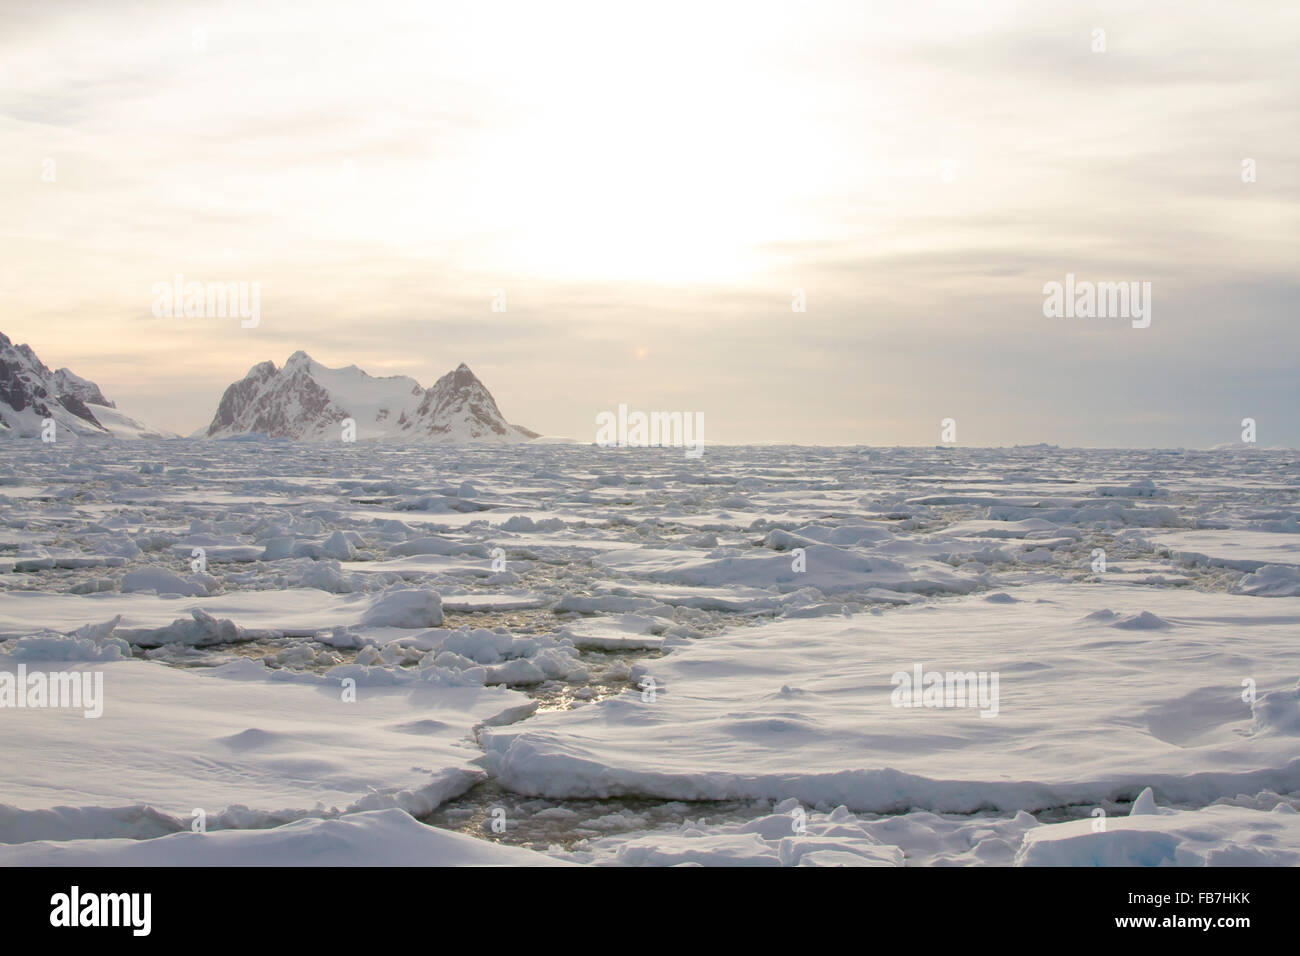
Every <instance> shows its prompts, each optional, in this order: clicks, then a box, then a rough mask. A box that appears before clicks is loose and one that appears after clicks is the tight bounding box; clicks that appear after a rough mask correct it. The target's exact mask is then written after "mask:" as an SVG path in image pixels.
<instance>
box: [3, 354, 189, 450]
mask: <svg viewBox="0 0 1300 956" xmlns="http://www.w3.org/2000/svg"><path fill="white" fill-rule="evenodd" d="M47 419H48V420H53V421H54V424H55V436H56V440H57V437H58V436H59V435H60V434H65V435H66V434H67V433H69V432H71V433H72V434H73V435H79V436H96V435H97V436H101V437H105V438H168V437H174V436H172V435H170V434H169V433H167V432H164V431H160V430H157V429H152V428H149V427H148V426H147V425H143V424H141V423H140V422H138V421H136V420H135V419H133V418H129V417H128V416H126V415H123V414H122V413H121V412H119V411H118V410H117V405H116V404H115V403H114V402H111V401H109V400H108V399H107V398H105V397H104V393H103V392H102V391H101V390H100V388H99V386H98V385H96V384H95V383H94V382H91V381H89V380H87V379H84V378H82V377H81V376H80V375H76V374H75V373H73V372H72V371H70V370H69V369H66V368H61V369H59V370H58V371H57V372H51V371H50V370H49V368H48V367H47V366H46V365H45V363H44V362H42V361H41V360H40V359H39V358H37V356H36V353H35V352H34V351H32V348H31V346H29V345H14V344H13V342H11V341H10V340H9V337H8V336H7V335H5V334H4V333H3V332H0V435H12V436H22V437H33V436H37V435H40V434H41V433H42V430H43V428H44V423H45V421H46V420H47Z"/></svg>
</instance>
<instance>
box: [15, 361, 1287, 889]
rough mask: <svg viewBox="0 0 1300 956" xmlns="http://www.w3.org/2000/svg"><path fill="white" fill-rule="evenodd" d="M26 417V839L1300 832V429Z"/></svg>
mask: <svg viewBox="0 0 1300 956" xmlns="http://www.w3.org/2000/svg"><path fill="white" fill-rule="evenodd" d="M291 365H293V366H294V369H295V370H297V371H296V372H295V374H297V373H301V372H303V370H306V372H311V373H312V374H313V375H314V376H315V377H316V378H322V379H323V378H328V377H329V374H330V373H331V370H321V369H317V368H316V367H315V366H314V363H311V362H310V360H308V359H306V358H305V357H303V358H301V359H299V360H297V362H296V364H295V363H292V362H291ZM23 368H24V369H27V370H28V371H29V372H30V371H32V369H31V366H30V363H29V364H28V365H24V366H23ZM46 371H47V372H48V370H46ZM343 371H345V372H346V370H343ZM24 374H25V375H26V374H27V372H24ZM33 374H34V372H33ZM268 374H270V373H268ZM275 374H276V375H279V372H276V373H275ZM304 374H305V373H304ZM351 375H352V373H347V375H344V376H343V377H342V381H344V382H345V383H346V382H351V378H349V377H348V376H351ZM353 377H355V376H353ZM28 378H31V376H30V375H29V376H28ZM25 380H26V379H25ZM31 380H32V381H35V379H31ZM269 381H270V379H268V382H269ZM286 381H287V380H286ZM299 384H301V383H299ZM390 384H391V383H390ZM399 384H401V383H399ZM60 387H61V388H63V389H64V394H66V395H68V396H75V395H76V394H77V389H78V386H77V385H76V383H75V382H73V381H71V380H70V379H69V380H65V381H63V383H62V385H61V386H60ZM276 387H277V388H278V387H279V385H276ZM295 387H296V386H295ZM375 387H376V388H378V387H379V386H375ZM384 387H385V388H387V387H388V385H385V386H384ZM50 388H53V385H51V386H50ZM259 388H260V386H259ZM403 388H405V386H404V385H403ZM47 391H48V389H47ZM246 391H249V393H250V395H251V394H252V392H253V391H257V390H256V389H252V390H246ZM336 391H338V389H337V388H336ZM407 391H410V390H409V389H407ZM32 394H35V393H34V392H33V393H32ZM50 394H53V391H50ZM240 394H241V395H242V394H243V393H240ZM258 394H260V392H259V393H258ZM245 397H247V396H245ZM412 398H413V400H414V401H415V402H416V404H417V405H418V404H419V403H421V402H423V398H422V397H421V396H420V395H413V396H412ZM43 400H44V401H46V402H47V404H48V403H49V402H50V401H51V400H50V399H49V398H48V397H47V398H45V399H43ZM250 401H252V400H251V399H250ZM74 405H75V401H74V399H73V398H72V397H70V398H68V404H67V405H66V406H64V407H65V408H66V407H72V406H74ZM247 407H248V408H249V409H254V410H256V409H257V408H260V406H259V405H257V403H256V402H255V401H252V403H251V404H249V405H248V406H247ZM50 408H51V409H53V405H50ZM232 414H233V413H232ZM242 414H243V412H239V413H238V414H234V418H232V421H234V420H235V419H239V421H242V420H243V419H242V418H240V417H239V416H240V415H242ZM248 414H249V415H250V416H253V417H256V414H261V412H256V413H255V411H250V412H249V413H248ZM376 415H378V412H376ZM250 421H251V418H250ZM79 427H80V426H79ZM3 434H4V436H5V437H0V448H3V450H4V459H3V463H2V464H0V515H2V516H3V518H2V520H0V674H3V675H9V678H8V683H7V684H6V683H5V682H4V681H0V721H3V723H4V728H3V733H2V734H0V759H3V760H4V761H5V764H6V766H8V767H10V768H15V769H14V770H13V772H11V773H10V774H8V775H7V776H6V779H5V781H4V783H3V785H0V804H2V805H0V863H38V864H40V863H48V864H59V865H73V864H77V863H90V862H96V861H98V862H112V863H149V864H153V863H164V864H166V863H185V862H204V864H205V865H220V864H223V863H240V862H245V863H247V862H254V863H264V862H266V863H269V862H276V863H282V864H293V863H296V862H301V863H305V862H310V861H312V860H324V861H327V862H330V863H348V862H356V863H367V862H368V863H380V864H385V863H388V864H411V863H420V862H427V863H449V864H450V863H472V864H479V863H481V864H494V863H501V864H504V865H516V864H519V863H523V862H529V863H556V862H576V863H585V864H592V865H675V864H686V863H701V864H706V865H872V866H880V865H885V866H895V865H925V864H935V863H943V864H971V865H1043V864H1046V865H1072V864H1078V865H1097V864H1102V865H1111V864H1115V865H1158V864H1175V865H1206V864H1211V865H1213V864H1241V863H1255V864H1288V863H1294V862H1296V861H1297V860H1298V859H1300V825H1297V822H1296V821H1297V816H1296V813H1295V810H1296V809H1297V807H1300V747H1298V745H1300V695H1298V693H1297V686H1298V679H1300V647H1298V646H1297V643H1296V640H1295V637H1296V634H1297V632H1298V630H1300V557H1298V556H1297V555H1298V554H1300V550H1298V549H1297V547H1296V545H1297V543H1300V525H1298V522H1300V505H1297V501H1296V495H1297V486H1298V484H1300V470H1298V469H1297V468H1296V464H1297V462H1296V455H1295V453H1293V452H1285V451H1265V450H1258V449H1255V448H1247V447H1242V448H1237V449H1217V450H1214V451H1205V452H1197V451H1080V450H1068V449H1056V448H1051V447H1041V446H1035V447H1033V448H1019V449H957V448H934V449H901V448H900V449H868V448H785V447H745V448H726V447H715V446H710V447H709V448H708V450H707V452H706V453H705V454H704V455H703V456H702V457H701V458H699V459H684V458H683V457H682V456H681V455H680V454H674V453H673V450H672V449H636V448H597V447H591V446H582V445H572V444H554V443H493V444H472V445H437V444H433V445H430V444H428V443H427V442H422V443H420V444H417V445H406V444H398V443H396V442H392V441H389V442H382V443H370V444H356V445H352V444H346V443H341V442H340V443H334V444H329V443H326V442H324V441H323V440H322V439H321V435H318V434H315V433H313V438H314V441H312V442H302V443H299V442H294V441H284V440H272V439H268V438H265V437H259V436H258V435H256V434H240V435H238V436H236V440H199V439H174V440H166V441H162V440H150V441H131V440H121V441H100V440H85V438H84V437H83V438H82V439H81V440H78V441H75V442H54V443H47V442H42V441H40V439H39V437H35V436H32V435H28V434H26V433H25V432H23V431H22V430H21V429H11V430H10V431H9V432H7V433H3ZM119 437H121V436H119ZM20 672H21V673H22V674H23V675H24V678H23V679H24V684H23V686H21V687H19V686H18V684H17V679H18V675H19V674H20ZM86 673H94V674H100V675H102V678H103V697H104V699H103V712H102V715H101V716H98V717H88V716H86V715H85V714H84V712H83V709H78V708H77V707H75V706H71V705H70V704H71V703H72V702H69V701H67V700H63V699H62V697H61V695H62V694H63V692H64V691H66V690H67V688H68V687H71V686H72V685H73V681H72V677H73V676H75V675H80V674H86ZM32 675H40V676H41V682H42V683H41V687H42V688H43V689H41V690H39V691H38V690H36V689H35V688H36V684H34V683H33V681H34V680H35V678H33V676H32ZM6 686H7V687H8V688H9V690H8V692H6V691H5V688H6ZM6 693H7V696H6ZM20 697H21V700H20V699H19V698H20ZM65 705H67V706H65ZM321 854H323V855H321Z"/></svg>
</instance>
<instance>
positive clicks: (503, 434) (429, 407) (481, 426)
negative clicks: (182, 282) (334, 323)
mask: <svg viewBox="0 0 1300 956" xmlns="http://www.w3.org/2000/svg"><path fill="white" fill-rule="evenodd" d="M349 418H350V419H352V420H353V421H354V422H355V423H356V438H357V440H359V441H360V440H367V439H391V440H398V441H432V442H448V443H450V442H477V441H487V442H500V443H507V442H522V441H528V440H529V439H532V438H535V437H537V436H536V433H535V432H531V431H529V430H528V429H526V428H521V427H519V426H518V425H511V424H509V423H508V422H507V421H506V420H505V417H504V416H503V415H502V414H501V411H500V409H498V408H497V404H496V402H495V401H494V400H493V398H492V395H491V394H490V393H489V392H488V390H487V389H486V388H485V387H484V386H483V383H482V382H480V381H479V380H478V378H477V377H476V376H475V375H474V373H473V372H471V371H470V370H469V367H468V366H466V365H464V364H462V365H461V366H460V367H459V368H457V369H456V370H455V371H453V372H448V373H447V374H446V375H444V376H443V377H442V378H440V379H438V381H437V382H435V383H434V384H433V386H432V387H430V388H427V389H425V388H421V387H420V384H419V383H418V382H417V381H416V380H415V379H413V378H410V377H408V376H406V375H390V376H385V377H383V378H376V377H374V376H372V375H368V374H366V373H365V372H363V371H362V370H361V369H359V368H357V367H356V366H355V365H349V366H348V367H347V368H327V367H326V366H324V365H321V364H320V363H319V362H317V361H315V360H314V359H312V357H311V356H309V355H308V354H307V353H306V352H301V351H299V352H295V353H294V354H293V355H291V356H290V357H289V360H288V361H287V362H286V363H285V365H284V368H282V369H277V368H276V367H275V363H274V362H261V363H259V364H258V365H255V366H253V368H252V369H250V370H249V372H248V374H247V375H246V376H244V378H243V379H241V380H240V381H238V382H235V383H234V384H233V385H231V386H230V387H229V388H227V389H226V392H225V394H224V395H223V396H222V397H221V404H220V405H219V406H218V407H217V413H216V415H215V416H214V417H213V419H212V423H211V424H210V425H209V426H208V428H207V429H206V431H204V432H203V433H202V434H203V436H205V437H208V438H229V437H233V436H236V435H248V434H261V435H266V436H268V437H271V438H288V439H292V440H294V441H338V440H339V439H340V437H341V435H342V431H343V422H344V421H345V420H346V419H349Z"/></svg>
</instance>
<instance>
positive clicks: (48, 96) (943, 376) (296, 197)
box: [0, 0, 1300, 447]
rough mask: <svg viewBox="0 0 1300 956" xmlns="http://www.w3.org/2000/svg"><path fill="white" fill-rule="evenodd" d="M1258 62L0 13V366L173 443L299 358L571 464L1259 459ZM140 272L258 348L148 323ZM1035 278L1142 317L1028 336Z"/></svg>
mask: <svg viewBox="0 0 1300 956" xmlns="http://www.w3.org/2000/svg"><path fill="white" fill-rule="evenodd" d="M1098 29H1101V30H1104V31H1105V32H1104V43H1105V50H1104V52H1094V50H1093V47H1094V45H1095V43H1096V36H1097V35H1096V34H1095V33H1094V31H1095V30H1098ZM196 31H197V32H196ZM196 46H197V47H199V48H200V49H199V50H197V51H196ZM1298 48H1300V6H1297V5H1295V4H1287V3H1281V2H1272V3H1251V2H1237V3H1227V4H1225V3H1204V2H1202V3H1197V2H1185V0H1180V2H1171V3H1158V2H1151V3H1141V4H1133V3H1123V4H1120V3H1116V4H1108V3H1025V4H1016V3H998V2H996V0H980V2H967V3H926V2H915V0H909V2H903V3H898V4H891V3H867V2H863V0H846V2H842V3H806V2H800V3H793V2H787V3H781V4H767V3H755V2H752V0H751V2H746V3H743V4H723V3H709V2H707V0H692V2H688V3H681V4H677V3H671V2H655V3H653V4H650V3H646V4H635V5H634V4H630V3H610V2H600V3H589V4H588V3H583V4H577V3H563V2H558V0H548V2H545V3H537V2H520V3H497V2H473V3H470V2H456V3H438V2H428V0H419V2H416V0H412V2H406V3H389V2H384V0H368V2H365V3H356V2H354V3H349V4H338V5H335V4H330V3H323V2H317V0H314V2H311V3H304V4H292V3H284V2H249V3H242V2H226V3H210V4H204V3H177V2H160V3H153V2H129V0H126V2H123V0H118V2H114V3H102V2H97V0H95V2H81V3H76V2H60V3H48V2H35V3H23V2H17V3H16V2H14V0H0V79H2V80H3V82H0V210H3V215H2V216H0V295H2V296H3V305H0V331H3V332H5V333H7V334H8V335H9V336H10V337H11V338H12V339H14V340H15V341H20V342H28V343H30V344H31V345H32V347H33V348H34V349H35V350H36V352H37V354H38V355H39V356H40V357H41V358H42V359H43V360H44V361H45V362H46V364H48V365H50V366H51V367H52V368H57V367H60V366H67V367H70V368H71V369H73V370H74V371H75V372H77V373H78V374H80V375H83V376H85V377H87V378H90V379H92V380H94V381H96V382H98V383H99V384H100V385H101V386H102V388H103V389H104V391H105V393H106V394H107V395H108V396H109V397H110V398H114V399H116V400H117V401H118V403H119V405H120V406H122V407H123V408H124V410H126V411H128V412H129V413H132V414H134V415H136V416H137V417H140V418H143V419H144V420H145V421H147V422H149V423H151V424H155V425H159V426H162V427H166V428H171V429H173V430H177V431H181V432H186V433H188V432H190V431H192V430H194V429H195V428H197V427H199V426H201V425H206V424H207V422H208V421H210V420H211V417H212V414H213V412H214V411H215V408H216V405H217V401H218V399H219V398H220V395H221V392H222V390H223V389H224V388H225V387H226V386H227V385H228V384H229V383H231V382H232V381H234V380H236V379H238V378H241V377H242V376H243V375H244V374H245V373H246V372H247V371H248V369H249V368H250V367H251V366H252V365H254V364H255V363H257V362H259V361H262V360H264V359H272V360H274V361H275V362H276V363H277V364H282V363H283V362H284V360H285V359H286V358H287V357H288V356H289V355H290V353H292V352H294V351H295V350H297V349H305V350H306V351H307V352H309V353H310V354H311V355H312V356H313V357H314V358H316V359H317V360H318V361H320V362H323V363H324V364H326V365H347V364H352V363H355V364H357V365H359V366H361V367H362V368H364V369H366V370H367V371H369V372H370V373H371V374H397V373H402V374H408V375H411V376H413V377H415V378H416V379H418V380H419V381H421V382H422V383H424V384H431V383H432V381H433V380H434V379H435V378H437V377H438V376H439V375H441V374H443V373H444V372H446V371H448V370H450V369H452V368H454V367H455V366H456V365H457V364H459V363H460V362H466V363H468V364H469V365H470V367H471V368H472V369H474V371H475V372H476V373H478V375H479V377H480V378H481V379H482V380H483V381H484V383H485V384H486V385H487V386H488V388H489V389H490V390H491V391H492V392H493V394H494V395H495V396H496V398H497V401H498V404H499V405H500V406H501V408H502V410H503V412H504V413H505V414H506V416H507V418H508V419H510V420H511V421H513V422H516V423H518V424H521V425H525V426H527V427H529V428H532V429H534V430H537V431H540V432H543V433H546V434H551V435H568V436H573V437H578V438H582V439H584V440H593V439H594V437H595V424H594V422H595V415H596V414H597V413H598V412H600V411H602V410H605V409H615V408H617V406H618V405H619V403H627V404H629V405H630V406H632V407H633V408H639V409H644V410H682V411H698V412H702V413H703V414H704V417H705V421H706V430H705V434H706V437H707V438H708V439H709V440H711V441H717V442H757V441H789V442H798V443H852V444H859V443H861V444H912V445H928V444H935V443H937V442H938V441H939V438H940V427H939V423H940V420H941V419H942V418H946V417H952V418H955V419H956V421H957V438H958V442H959V444H1013V443H1024V442H1036V441H1048V442H1055V443H1059V444H1069V445H1114V446H1138V445H1142V446H1162V447H1170V446H1179V445H1185V446H1208V445H1213V444H1217V443H1221V442H1229V441H1235V440H1237V439H1238V438H1239V437H1240V433H1241V425H1240V423H1241V419H1242V418H1244V417H1253V418H1255V419H1256V420H1257V422H1258V438H1259V442H1260V444H1262V445H1290V446H1295V445H1300V420H1298V419H1300V315H1298V314H1297V284H1298V283H1297V263H1300V216H1298V214H1297V213H1298V210H1300V207H1298V205H1297V203H1298V201H1300V179H1298V175H1300V115H1298V114H1300V110H1298V106H1300V65H1298V64H1300V56H1298V55H1297V49H1298ZM1245 159H1253V160H1254V161H1255V169H1256V181H1254V182H1243V177H1242V163H1243V160H1245ZM51 160H52V161H53V162H52V164H51V163H50V162H49V161H51ZM51 170H53V177H52V178H53V180H54V181H53V182H50V181H48V180H49V179H50V178H51V176H50V175H49V173H50V171H51ZM43 173H44V174H45V175H43ZM177 273H181V274H183V275H184V276H185V277H186V279H187V280H196V281H246V282H260V283H261V323H260V325H259V326H258V327H257V328H253V329H245V328H241V327H240V323H239V321H238V320H237V319H228V318H157V317H155V316H154V315H153V314H152V311H151V309H152V306H153V295H152V291H151V290H152V288H153V286H154V284H155V283H158V282H166V281H170V280H171V278H172V277H173V276H174V275H175V274H177ZM1067 273H1073V274H1074V275H1075V276H1076V277H1077V278H1078V279H1079V280H1092V281H1137V282H1150V283H1151V284H1152V311H1151V324H1150V326H1149V327H1148V328H1143V329H1136V328H1133V327H1132V325H1131V323H1130V322H1129V321H1128V320H1126V319H1122V318H1119V319H1114V318H1111V319H1106V318H1093V319H1066V318H1047V317H1044V315H1043V302H1044V294H1043V286H1044V284H1045V283H1047V282H1051V281H1064V278H1065V275H1066V274H1067ZM496 290H502V291H503V292H504V294H505V302H506V311H505V312H494V311H493V309H492V305H493V297H494V293H495V291H496ZM796 290H802V294H803V296H804V297H805V299H806V307H807V311H806V312H802V313H800V312H795V311H793V309H792V303H793V301H794V296H795V293H796Z"/></svg>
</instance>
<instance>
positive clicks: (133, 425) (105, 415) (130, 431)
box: [86, 402, 180, 438]
mask: <svg viewBox="0 0 1300 956" xmlns="http://www.w3.org/2000/svg"><path fill="white" fill-rule="evenodd" d="M86 407H87V408H89V409H90V411H91V413H92V414H93V415H94V416H95V418H96V419H97V420H98V421H99V423H100V424H101V425H103V426H104V429H105V430H106V431H107V432H108V433H109V434H110V435H112V436H113V437H114V438H179V437H180V436H179V435H177V434H176V433H175V432H169V431H164V430H163V429H161V428H154V427H152V426H150V425H146V424H145V423H144V422H142V421H140V420H139V419H136V418H132V417H131V416H130V415H126V414H124V413H123V412H121V411H120V410H119V409H118V408H117V406H116V405H97V404H92V403H89V402H88V403H86Z"/></svg>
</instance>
